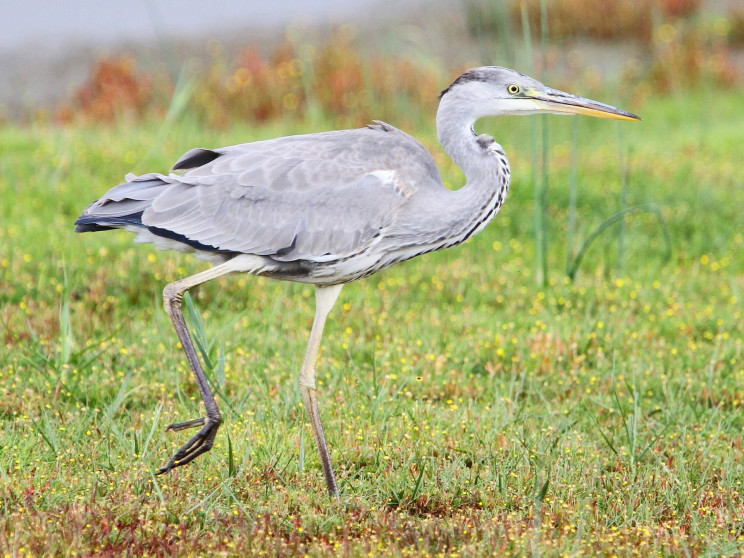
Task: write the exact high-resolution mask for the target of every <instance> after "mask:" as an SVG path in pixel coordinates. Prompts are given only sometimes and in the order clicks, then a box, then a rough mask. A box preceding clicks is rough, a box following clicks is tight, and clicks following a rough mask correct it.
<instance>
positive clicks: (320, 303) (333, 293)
mask: <svg viewBox="0 0 744 558" xmlns="http://www.w3.org/2000/svg"><path fill="white" fill-rule="evenodd" d="M342 286H343V285H331V286H330V287H318V288H317V289H316V291H315V319H314V320H313V328H312V330H311V331H310V341H309V342H308V344H307V353H305V360H304V362H303V363H302V370H301V371H300V393H302V399H303V401H304V402H305V408H306V409H307V412H308V415H309V417H310V425H311V426H312V427H313V435H314V436H315V442H316V443H317V444H318V452H319V453H320V462H321V463H322V465H323V474H324V475H325V480H326V485H327V486H328V492H329V493H330V494H331V495H333V496H338V484H337V483H336V475H335V474H334V473H333V465H332V464H331V454H330V452H329V451H328V444H327V443H326V439H325V434H324V433H323V424H322V423H321V421H320V409H318V390H317V388H316V386H315V365H316V362H317V361H318V350H319V349H320V340H321V339H322V337H323V327H324V326H325V322H326V318H327V317H328V313H329V312H330V311H331V308H333V305H334V304H335V303H336V299H338V294H339V293H340V292H341V287H342Z"/></svg>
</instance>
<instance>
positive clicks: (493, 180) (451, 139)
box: [437, 95, 511, 242]
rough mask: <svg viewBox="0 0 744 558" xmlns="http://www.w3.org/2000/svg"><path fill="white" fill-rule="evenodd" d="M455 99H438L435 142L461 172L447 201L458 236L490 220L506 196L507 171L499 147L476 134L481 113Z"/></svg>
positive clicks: (472, 230) (504, 159)
mask: <svg viewBox="0 0 744 558" xmlns="http://www.w3.org/2000/svg"><path fill="white" fill-rule="evenodd" d="M460 106H462V105H460V104H458V103H457V101H456V100H448V99H447V97H446V95H445V97H444V98H442V102H441V103H440V105H439V111H438V112H437V133H438V136H439V142H440V143H441V144H442V147H443V148H444V150H445V151H446V152H447V154H448V155H449V156H450V157H452V160H453V161H454V162H455V163H457V164H458V165H459V166H460V168H461V169H462V170H463V172H464V173H465V178H466V183H465V186H463V187H462V188H460V189H459V190H457V191H455V192H452V193H451V194H452V195H451V196H450V200H449V203H450V204H451V205H450V207H451V214H452V217H453V219H456V220H457V225H458V226H457V228H458V229H461V232H460V235H461V236H462V235H465V238H463V239H461V240H460V242H462V240H465V239H466V238H468V237H469V236H471V235H473V234H475V233H477V232H478V231H480V230H481V229H482V228H483V227H485V226H486V225H487V224H488V222H489V221H490V220H491V219H493V217H494V216H495V215H496V213H497V212H498V210H499V209H500V208H501V205H502V204H503V203H504V200H505V199H506V194H507V192H508V190H509V181H510V178H511V171H510V169H509V161H508V160H507V158H506V154H505V153H504V150H503V149H502V147H501V146H500V145H499V144H498V143H496V142H495V141H494V140H493V138H491V137H490V136H485V135H484V136H476V135H475V132H474V131H473V125H474V124H475V121H476V120H477V118H478V117H479V116H481V115H478V114H471V113H468V112H464V111H462V110H458V109H459V107H460Z"/></svg>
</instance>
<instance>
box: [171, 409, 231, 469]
mask: <svg viewBox="0 0 744 558" xmlns="http://www.w3.org/2000/svg"><path fill="white" fill-rule="evenodd" d="M200 421H201V422H200ZM221 423H222V421H221V420H212V419H209V418H207V419H196V420H192V421H188V422H183V423H179V424H175V425H173V424H172V425H170V426H169V427H168V430H182V429H184V428H191V427H194V426H198V425H199V424H204V426H203V427H202V428H201V429H200V430H199V432H197V433H196V434H195V435H194V436H193V437H192V438H191V439H190V440H189V441H188V442H186V443H185V444H184V445H183V446H182V447H181V448H180V449H179V450H178V451H177V452H176V453H175V455H174V456H173V457H171V459H170V460H169V461H168V463H166V464H165V466H164V467H161V468H160V470H158V472H157V473H156V474H158V475H162V474H163V473H167V472H169V471H170V470H172V469H175V468H176V467H180V466H181V465H186V464H187V463H191V462H192V461H193V460H194V459H196V458H197V457H199V456H200V455H201V454H203V453H206V452H208V451H209V450H211V449H212V446H213V445H214V439H215V436H217V430H218V429H219V427H220V424H221ZM179 427H180V428H179Z"/></svg>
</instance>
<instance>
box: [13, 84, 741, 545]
mask: <svg viewBox="0 0 744 558" xmlns="http://www.w3.org/2000/svg"><path fill="white" fill-rule="evenodd" d="M576 93H579V94H581V93H582V91H576ZM606 100H608V101H610V102H612V101H613V99H612V98H611V97H610V98H606ZM742 106H744V95H742V94H741V93H718V92H715V91H705V92H700V93H697V94H690V95H685V96H679V97H674V98H667V99H663V100H657V101H653V102H652V101H648V102H646V103H645V104H644V105H643V106H640V107H627V108H631V109H635V110H637V111H638V112H640V113H641V115H642V116H643V117H644V122H642V123H638V124H631V123H615V122H609V121H600V120H592V119H580V120H578V122H577V121H575V120H572V119H568V118H560V117H548V118H549V120H548V122H549V127H550V135H551V142H550V151H549V161H550V187H551V189H550V193H549V205H548V211H547V216H548V218H547V231H546V232H547V237H548V241H549V244H548V252H547V253H548V265H549V268H548V269H549V272H548V276H547V279H548V280H547V284H545V285H543V284H540V283H539V282H538V281H536V275H537V269H536V267H537V263H536V255H535V248H534V231H533V214H534V204H533V177H532V174H531V173H532V170H531V169H532V160H533V152H532V148H531V145H532V142H531V130H532V127H533V123H532V122H531V121H530V119H528V118H522V119H517V118H504V119H500V120H493V121H484V122H481V123H480V125H479V131H488V132H489V133H492V134H493V135H494V136H496V137H497V139H499V140H500V141H501V142H502V143H503V144H504V146H505V148H506V150H507V153H508V154H509V155H510V159H511V162H512V167H513V175H514V179H513V184H512V192H511V194H510V199H509V200H508V201H507V203H506V205H505V207H504V209H503V210H502V213H501V214H500V215H499V216H497V218H496V220H495V222H494V223H492V224H491V225H490V226H489V227H488V228H487V229H486V230H485V231H484V232H483V233H481V234H480V235H479V236H478V237H477V238H475V239H473V240H472V241H470V242H468V243H467V244H466V245H464V246H462V247H460V248H457V249H454V250H450V251H445V252H441V253H436V254H431V255H427V256H424V257H422V258H419V259H417V260H414V261H411V262H407V263H405V264H402V265H400V266H398V267H396V268H393V269H391V270H388V271H385V272H384V273H381V274H379V275H377V276H375V277H372V278H369V279H367V280H365V281H362V282H359V283H356V284H352V285H348V286H346V287H345V288H344V290H343V292H342V293H341V298H340V301H339V304H338V305H337V306H336V308H335V310H334V312H333V313H332V314H331V319H330V322H329V324H328V326H327V329H326V336H325V340H324V347H323V350H322V353H321V361H320V368H319V370H320V372H319V377H320V379H321V386H320V387H321V389H322V393H321V397H322V400H321V405H322V412H323V416H324V420H325V427H326V435H327V437H328V440H329V443H330V444H331V452H332V455H333V458H334V460H335V463H336V467H337V472H338V474H339V477H340V483H341V490H342V497H341V498H340V499H339V500H338V501H332V500H331V499H329V497H328V496H327V494H326V491H325V484H324V481H323V477H322V473H321V469H320V463H319V460H318V458H317V453H316V450H315V446H314V442H313V439H312V434H311V432H310V428H309V425H308V423H307V422H306V417H305V415H304V413H303V409H302V405H301V399H300V397H299V389H298V385H297V379H296V374H297V371H298V369H299V366H300V363H301V360H302V357H303V354H304V350H305V344H306V340H307V336H308V333H309V328H310V324H311V321H312V316H313V306H314V299H313V296H312V295H313V291H312V288H310V287H308V286H303V285H296V284H285V283H279V282H272V281H270V280H266V279H261V278H255V277H250V276H244V277H230V278H225V279H223V280H220V281H218V282H216V283H212V284H208V285H205V286H204V287H202V288H200V289H198V291H195V292H194V293H193V301H194V303H195V305H196V307H198V309H199V312H200V315H201V317H202V318H203V326H202V325H201V324H200V323H199V321H198V320H197V321H196V322H195V323H194V329H195V330H196V331H197V334H198V335H200V336H201V337H202V339H203V342H204V344H205V345H206V346H207V347H208V353H209V359H210V361H211V362H212V364H213V367H212V368H213V371H212V377H213V381H214V384H215V385H216V386H217V390H218V391H219V401H220V404H221V407H222V411H223V414H224V415H225V419H226V422H225V425H224V426H223V428H222V429H221V431H220V434H219V435H218V438H217V443H216V446H215V448H214V449H213V451H212V452H211V453H209V454H208V455H205V456H203V457H201V458H200V459H199V460H197V461H196V462H194V463H193V464H191V465H190V466H188V467H184V468H181V469H178V470H176V471H174V472H173V473H171V474H170V475H168V476H165V477H155V476H154V472H155V471H157V469H158V468H159V467H160V466H162V465H163V464H164V463H165V462H166V461H167V459H168V458H169V457H170V455H171V454H172V453H173V451H174V450H175V449H176V448H177V447H178V446H179V445H180V444H181V443H183V441H184V434H183V433H181V434H173V433H169V434H167V435H166V434H165V433H164V427H165V425H167V424H169V423H171V422H177V421H180V420H187V419H191V418H194V417H197V416H201V415H202V409H201V402H200V400H199V397H198V393H197V391H196V387H195V385H194V383H193V380H192V377H191V373H190V371H189V370H188V365H187V364H186V361H185V358H184V356H183V354H182V352H181V351H180V350H179V348H178V345H177V340H176V336H175V334H174V332H173V331H172V328H171V325H170V322H169V321H168V318H167V316H166V314H165V312H164V311H163V309H162V303H161V292H162V288H163V286H164V285H165V284H166V283H167V282H169V281H171V280H174V279H176V278H178V277H181V276H183V275H185V274H189V273H193V272H195V271H197V270H200V269H203V268H204V267H205V264H204V263H203V262H199V261H198V260H195V259H193V258H192V257H191V256H187V255H181V254H176V253H171V252H158V251H157V250H155V249H154V248H153V247H152V246H149V245H143V246H139V245H135V244H133V243H132V238H131V236H130V235H128V234H127V233H124V232H111V233H97V234H89V235H75V233H74V232H73V222H74V220H75V218H76V217H77V216H78V215H79V214H80V212H81V211H82V209H83V208H84V207H85V206H86V205H87V204H88V203H89V202H91V201H93V200H94V199H96V198H97V197H99V196H100V195H101V194H102V193H103V192H105V191H106V190H107V189H108V188H109V187H110V186H112V185H114V184H117V183H118V182H119V181H120V180H121V178H122V177H123V175H124V173H125V172H128V171H130V170H132V171H135V172H146V171H153V170H159V171H165V170H167V169H168V168H169V167H170V166H171V164H172V163H173V162H174V161H175V160H176V158H177V157H178V156H179V155H180V154H181V153H183V152H185V151H186V150H187V149H189V148H191V147H194V146H196V145H203V146H205V147H208V146H217V145H224V144H230V143H238V142H243V141H249V140H254V139H260V138H267V137H272V136H276V135H281V134H287V133H297V132H303V131H309V130H310V129H313V130H318V129H320V128H322V127H323V123H317V124H315V125H310V124H305V125H302V126H296V125H292V124H291V123H286V124H275V125H272V126H268V127H262V128H259V129H251V128H249V127H248V126H246V125H238V126H235V127H233V128H230V129H228V130H224V131H213V130H205V129H201V128H199V127H198V126H197V125H196V124H195V123H193V122H189V121H188V120H185V121H179V122H175V123H172V124H169V125H168V126H167V127H163V128H161V127H159V126H160V124H159V123H156V122H150V123H146V124H144V125H132V124H131V123H127V122H121V123H119V124H118V125H114V126H111V127H95V126H89V127H82V128H81V127H64V128H54V127H47V126H42V125H38V126H31V127H28V128H18V127H13V126H6V127H4V128H0V152H2V156H1V157H0V193H1V194H2V195H1V196H0V215H1V217H0V219H1V220H0V327H1V328H2V330H1V331H2V336H3V341H4V347H5V350H4V351H2V353H0V389H1V390H2V392H1V393H2V395H1V396H0V506H1V507H0V549H1V550H2V551H3V552H4V554H5V556H26V555H35V556H41V555H52V554H56V555H90V554H97V555H112V554H118V553H124V554H138V555H139V554H145V555H171V554H174V553H177V554H182V555H187V554H192V555H215V554H216V555H219V554H223V555H277V556H300V555H311V556H322V555H333V554H345V555H351V556H361V555H369V556H377V555H410V556H425V555H461V556H474V555H489V554H490V555H494V554H498V555H526V554H532V555H559V554H560V555H596V554H599V555H608V556H609V555H620V556H624V555H636V554H640V555H690V556H709V555H739V554H740V553H741V552H742V550H744V499H743V495H744V493H743V491H744V486H743V485H742V482H744V449H743V448H742V434H743V432H742V429H743V428H744V415H743V414H742V408H743V407H744V355H742V348H743V346H742V345H743V344H742V337H743V332H742V323H744V322H743V320H742V301H744V292H742V291H743V290H744V258H743V257H742V252H743V251H744V214H743V213H742V207H744V184H742V181H743V177H744V175H743V174H742V170H741V165H742V154H741V143H742V141H741V140H742V130H744V113H742V111H741V107H742ZM426 109H428V110H430V111H431V119H427V120H424V119H423V118H422V122H427V124H425V125H424V124H422V125H421V126H420V127H419V129H417V130H409V131H410V132H412V133H415V134H416V135H417V136H418V137H420V138H421V139H422V141H424V142H425V143H426V145H427V146H429V147H430V148H431V149H432V150H433V151H435V152H436V153H437V159H438V162H439V163H440V166H441V168H442V171H443V173H444V175H445V179H446V181H447V183H448V184H451V185H453V186H457V185H459V184H460V181H461V175H460V173H459V170H457V169H455V168H454V167H453V166H452V164H451V163H450V162H449V160H447V159H446V157H445V156H444V155H442V154H441V150H440V149H439V147H438V146H437V143H436V139H435V133H434V130H433V111H434V104H433V103H432V106H431V107H424V108H422V111H423V110H426ZM422 114H423V113H422ZM576 122H577V123H576ZM326 126H327V125H326ZM575 132H577V137H578V140H574V133H575ZM572 159H573V160H574V161H575V168H576V169H577V171H576V173H575V174H574V173H573V172H572V170H573V167H572V163H571V161H572ZM572 177H573V178H572ZM572 183H573V184H574V186H575V190H574V192H575V203H574V207H575V211H573V212H572V211H571V199H572V196H571V184H572ZM637 206H642V207H644V208H646V209H651V210H653V211H640V212H636V213H629V214H628V217H627V219H626V220H624V221H623V222H622V223H616V224H614V225H612V226H611V227H609V228H607V229H606V230H605V231H604V232H603V233H602V234H601V235H599V236H598V237H597V239H596V240H595V241H594V242H593V243H592V244H591V245H590V246H589V247H588V250H587V251H586V253H585V256H584V258H583V260H582V262H581V265H580V267H579V269H578V273H577V274H576V277H575V279H574V281H569V280H568V279H567V275H566V266H567V261H568V260H570V259H571V258H572V257H573V256H574V255H575V254H576V252H577V251H578V249H579V247H580V245H581V243H582V242H583V241H584V240H586V239H587V238H589V237H590V235H591V234H592V233H593V232H594V231H595V230H597V228H598V227H600V226H601V225H602V223H604V222H606V220H607V219H608V218H610V217H611V216H612V215H613V214H615V213H616V212H618V211H621V210H623V209H628V208H633V207H637ZM654 211H655V212H654ZM572 220H573V222H574V225H573V226H572V225H571V222H572ZM665 231H667V232H668V234H669V236H670V238H671V250H668V247H667V244H666V242H665ZM569 240H571V244H572V245H571V246H570V245H569Z"/></svg>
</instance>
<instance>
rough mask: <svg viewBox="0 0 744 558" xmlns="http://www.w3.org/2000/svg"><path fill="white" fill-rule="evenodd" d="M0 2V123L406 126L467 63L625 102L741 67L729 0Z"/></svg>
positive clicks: (734, 4) (713, 81)
mask: <svg viewBox="0 0 744 558" xmlns="http://www.w3.org/2000/svg"><path fill="white" fill-rule="evenodd" d="M3 4H4V5H3V10H2V11H3V18H2V19H3V23H2V27H3V31H2V33H0V121H3V120H4V121H14V122H17V121H28V120H34V119H43V120H52V121H58V122H71V121H78V120H80V119H83V120H92V121H106V120H112V119H115V118H119V117H122V116H125V117H127V118H135V119H138V118H145V117H149V116H161V117H162V116H164V115H165V114H167V113H168V112H169V111H171V112H172V111H174V110H180V111H188V112H190V113H192V114H193V115H194V116H196V117H198V118H199V119H200V120H202V121H203V123H204V124H207V125H210V126H227V125H229V124H230V123H231V122H232V121H235V120H242V121H245V122H248V123H250V122H252V121H256V122H265V121H268V120H272V119H286V118H291V119H293V120H296V119H306V118H313V117H314V116H317V117H319V118H320V117H322V118H324V119H325V120H324V121H327V119H328V118H331V119H332V121H333V123H334V125H336V126H354V125H359V124H364V123H365V122H367V121H369V120H370V119H371V118H380V119H390V120H392V121H395V122H396V125H399V126H404V125H405V124H406V122H405V119H403V120H404V121H401V114H400V112H401V107H403V108H405V107H406V106H407V105H408V104H409V103H412V104H413V105H414V106H420V104H421V103H422V102H423V101H426V102H432V100H433V99H435V98H436V95H437V94H438V92H439V91H440V90H441V89H442V88H443V87H445V86H446V85H447V84H449V83H450V82H451V80H452V79H453V78H454V77H455V76H456V74H457V73H458V72H459V71H460V70H463V69H465V68H467V67H470V66H473V65H483V64H497V65H504V66H511V67H514V68H516V69H519V70H521V71H523V72H526V73H532V74H534V75H535V76H536V77H538V78H541V79H543V80H545V81H549V82H550V84H551V85H554V86H556V87H565V88H566V89H571V90H578V91H580V92H582V93H583V94H587V95H590V94H592V92H593V91H596V90H599V89H602V88H607V87H608V86H609V87H612V88H620V89H622V90H623V91H626V92H628V93H627V94H628V95H632V98H629V99H615V101H621V102H624V103H626V104H629V106H630V108H631V109H633V108H635V109H636V110H637V108H638V106H639V105H640V104H641V103H642V102H643V99H644V97H645V96H648V95H649V94H650V93H651V92H656V93H658V92H662V93H664V92H678V91H683V90H689V89H694V88H698V87H700V86H701V84H705V85H707V86H713V87H715V88H716V89H718V88H733V87H736V86H737V85H740V84H741V80H742V75H744V71H743V70H744V4H743V3H742V2H741V1H738V0H640V1H638V0H607V1H605V2H602V3H601V4H600V3H597V2H593V1H591V0H550V1H546V0H459V1H445V0H431V1H425V0H398V1H393V0H321V1H315V2H305V1H300V0H276V1H274V2H244V1H241V0H225V1H221V2H213V3H206V2H197V1H193V0H135V1H131V0H130V1H125V0H111V1H108V2H94V1H92V0H86V1H79V2H73V3H51V2H47V1H45V0H29V1H26V2H10V1H8V0H4V2H3ZM391 98H395V99H396V103H394V104H391V103H390V99H391ZM612 100H613V99H610V101H612ZM391 111H392V112H395V113H396V114H395V116H396V118H393V115H392V114H391ZM427 114H428V112H427Z"/></svg>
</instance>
